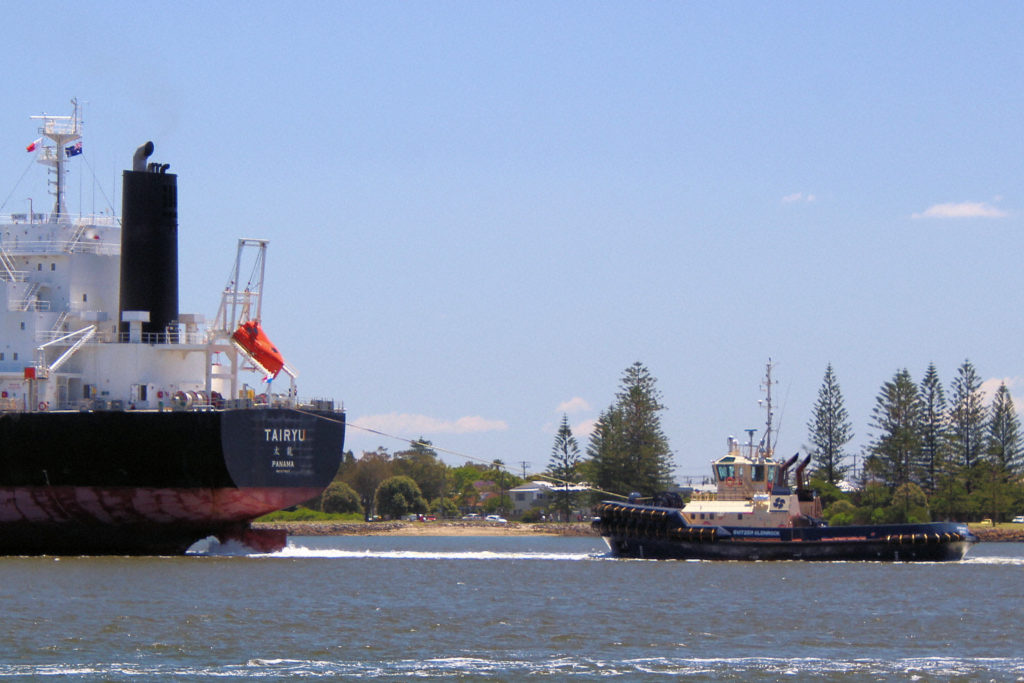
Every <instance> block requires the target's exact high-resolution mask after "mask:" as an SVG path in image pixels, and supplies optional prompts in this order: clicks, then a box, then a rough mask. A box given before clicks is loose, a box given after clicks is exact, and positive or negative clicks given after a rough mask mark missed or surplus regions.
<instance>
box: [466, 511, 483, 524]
mask: <svg viewBox="0 0 1024 683" xmlns="http://www.w3.org/2000/svg"><path fill="white" fill-rule="evenodd" d="M481 519H483V517H481V516H480V515H478V514H476V513H475V512H471V513H469V514H468V515H463V516H462V521H464V522H479V521H480V520H481Z"/></svg>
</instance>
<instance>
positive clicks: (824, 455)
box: [310, 360, 1024, 524]
mask: <svg viewBox="0 0 1024 683" xmlns="http://www.w3.org/2000/svg"><path fill="white" fill-rule="evenodd" d="M981 386H982V381H981V379H980V377H979V375H978V373H977V371H976V370H975V368H974V366H973V364H972V363H971V362H970V361H969V360H968V361H964V363H963V364H962V365H961V366H960V367H959V368H958V369H957V375H956V377H955V378H954V379H953V381H952V382H951V384H950V386H949V390H948V394H947V391H946V389H945V388H944V386H943V384H942V382H941V381H940V379H939V376H938V371H937V370H936V368H935V365H934V363H932V364H930V365H929V366H928V369H927V371H926V372H925V374H924V376H923V377H922V378H921V380H920V381H919V382H915V381H914V379H913V378H912V377H911V375H910V373H909V372H908V371H907V370H906V369H901V370H899V371H897V372H896V373H895V374H894V375H893V377H892V379H890V380H888V381H886V382H884V383H883V385H882V387H881V388H880V390H879V393H878V395H877V397H876V399H875V405H874V408H873V410H872V413H871V418H870V423H869V425H870V430H871V431H870V436H871V438H870V441H869V442H868V444H867V445H866V446H865V447H864V448H863V449H862V450H861V452H860V453H858V454H854V453H851V452H848V450H847V448H848V446H849V444H850V442H851V441H852V440H853V437H854V432H853V426H852V423H851V421H850V417H849V413H848V411H847V410H846V407H845V400H844V397H843V393H842V390H841V389H840V386H839V381H838V378H837V376H836V373H835V371H834V369H833V367H832V365H831V364H829V365H828V366H827V368H826V370H825V375H824V379H823V381H822V384H821V387H820V389H819V391H818V396H817V399H816V401H815V402H814V405H813V406H812V409H811V416H810V419H809V420H808V422H807V430H808V441H809V445H807V446H805V447H804V448H805V450H806V451H807V452H809V453H810V454H811V456H812V468H811V484H812V486H814V487H815V488H817V489H818V490H819V492H820V493H821V495H822V499H823V503H824V504H825V506H826V509H825V516H826V519H829V521H831V522H832V523H833V524H849V523H882V522H901V521H928V520H930V519H951V520H960V521H971V520H977V519H980V518H983V517H989V518H991V519H992V520H994V521H1000V520H1004V519H1007V518H1008V517H1010V516H1013V515H1015V514H1018V513H1019V511H1020V510H1022V509H1024V447H1022V443H1021V439H1022V437H1021V426H1020V418H1019V417H1018V415H1017V412H1016V410H1015V407H1014V404H1013V399H1012V397H1011V395H1010V391H1009V389H1008V387H1007V386H1006V384H1005V383H1003V384H1001V385H1000V386H999V388H998V390H997V391H996V392H995V394H994V397H993V398H992V400H991V401H986V399H985V395H984V393H983V391H982V389H981ZM947 396H948V398H947ZM664 410H666V406H665V405H664V403H663V399H662V394H661V392H660V390H659V389H658V387H657V381H656V379H655V378H654V376H653V375H652V374H651V372H650V371H649V370H648V369H647V367H646V366H645V365H644V364H643V363H640V362H636V363H633V364H632V365H630V366H629V367H627V368H626V369H625V370H624V371H623V373H622V375H621V377H620V381H619V387H618V390H617V392H616V393H615V398H614V401H612V403H611V404H610V405H609V406H608V407H607V408H606V409H604V410H603V411H602V412H601V413H600V415H599V417H598V419H597V421H596V424H595V425H594V428H593V430H592V431H591V433H590V435H589V438H588V441H587V443H586V445H585V448H584V449H581V447H580V444H579V443H578V441H577V439H576V437H575V436H574V435H573V433H572V429H571V427H570V426H569V422H568V416H567V415H565V414H563V415H562V421H561V424H560V426H559V428H558V431H557V433H556V435H555V438H554V443H553V445H552V449H551V455H550V460H549V462H548V465H547V468H546V470H545V472H544V473H543V475H539V478H543V479H545V480H547V481H548V482H549V483H550V484H551V485H552V491H551V492H552V501H551V503H550V505H549V506H548V509H546V510H537V511H534V512H535V513H537V514H538V515H539V513H540V512H550V513H552V514H555V515H557V516H560V517H562V518H563V519H570V518H571V517H572V515H573V513H574V511H579V510H581V509H582V508H585V507H587V506H589V504H590V503H591V502H592V501H593V500H594V499H595V498H601V497H607V495H608V494H609V493H610V494H615V495H626V494H629V493H634V492H636V493H639V494H640V495H641V496H644V497H649V496H653V495H655V494H657V493H659V492H661V491H665V490H668V489H671V488H672V487H673V484H674V482H673V479H672V469H673V467H672V451H671V449H670V447H669V442H668V438H667V437H666V435H665V433H664V431H663V429H662V426H661V417H660V415H661V412H662V411H664ZM858 460H859V462H860V467H857V466H856V463H857V462H858ZM523 481H524V480H523V479H521V478H519V477H516V476H515V475H514V474H512V473H511V472H509V471H508V470H507V469H506V468H505V465H504V463H503V462H502V461H501V460H494V461H492V462H491V463H489V464H477V463H470V462H467V463H466V464H465V465H462V466H460V467H451V466H449V465H446V464H445V463H444V462H443V461H441V459H440V458H439V457H438V456H437V453H436V452H435V451H434V449H433V447H432V445H431V443H430V442H429V441H426V440H424V439H420V440H419V441H414V442H412V443H411V446H410V448H408V449H406V450H402V451H397V452H395V453H393V454H390V453H388V452H387V450H385V449H383V448H379V449H377V450H376V451H372V452H365V453H363V454H362V457H360V458H358V459H357V458H355V457H354V456H353V454H352V453H351V452H348V453H346V454H345V456H344V458H343V462H342V465H341V468H340V470H339V472H338V475H337V477H336V479H335V481H334V483H332V484H331V486H330V487H328V489H327V490H326V491H325V492H324V494H323V495H322V496H320V498H318V499H316V500H315V501H312V502H311V503H310V505H312V506H313V507H316V508H318V509H321V510H323V511H325V512H350V513H358V514H362V515H364V516H365V517H366V518H367V519H370V518H371V517H373V516H375V515H383V516H390V517H393V518H394V517H399V516H402V515H405V514H408V513H432V514H436V515H437V516H439V517H454V516H457V515H459V514H461V513H464V512H466V511H468V510H474V511H480V512H483V513H485V514H486V513H501V514H507V513H508V512H509V511H510V509H511V507H512V506H511V504H510V501H509V499H508V494H507V492H508V490H509V489H510V488H512V487H514V486H517V485H518V484H520V483H522V482H523ZM579 482H587V483H589V485H590V486H591V487H592V489H593V490H592V492H591V493H589V494H580V493H579V492H578V491H575V490H573V488H572V485H573V484H576V483H579ZM850 483H852V484H853V486H852V490H850V489H851V487H845V490H843V489H841V488H840V484H850Z"/></svg>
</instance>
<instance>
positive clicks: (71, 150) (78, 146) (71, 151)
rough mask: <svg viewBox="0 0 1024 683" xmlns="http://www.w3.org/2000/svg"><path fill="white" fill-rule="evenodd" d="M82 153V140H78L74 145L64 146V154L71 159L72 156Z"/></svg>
mask: <svg viewBox="0 0 1024 683" xmlns="http://www.w3.org/2000/svg"><path fill="white" fill-rule="evenodd" d="M81 153H82V141H81V140H79V141H78V142H76V143H75V144H73V145H68V146H67V147H65V148H64V154H65V156H67V157H68V158H69V159H70V158H71V157H76V156H78V155H79V154H81Z"/></svg>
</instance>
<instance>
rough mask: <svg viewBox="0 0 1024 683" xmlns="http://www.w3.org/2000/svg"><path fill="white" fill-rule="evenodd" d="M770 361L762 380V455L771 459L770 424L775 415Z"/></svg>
mask: <svg viewBox="0 0 1024 683" xmlns="http://www.w3.org/2000/svg"><path fill="white" fill-rule="evenodd" d="M772 384H773V382H772V359H771V358H769V359H768V366H767V369H766V370H765V378H764V390H765V399H764V407H765V413H766V416H765V429H764V453H765V457H769V458H770V457H772V453H773V452H774V450H775V448H774V446H772V422H773V421H774V419H775V414H774V413H773V412H772Z"/></svg>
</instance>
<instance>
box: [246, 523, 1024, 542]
mask: <svg viewBox="0 0 1024 683" xmlns="http://www.w3.org/2000/svg"><path fill="white" fill-rule="evenodd" d="M252 526H253V528H254V529H275V530H279V531H284V532H286V533H287V534H288V535H289V536H594V537H596V536H597V532H595V531H594V530H593V529H592V528H591V526H590V523H589V522H569V523H565V522H538V523H535V524H527V523H523V522H508V523H507V524H492V523H489V522H464V521H460V520H452V521H445V522H404V521H394V522H329V521H326V522H325V521H315V522H253V525H252ZM970 529H971V533H973V534H975V535H976V536H977V537H978V540H979V542H982V543H1024V525H1022V527H1021V528H1019V529H1018V528H1012V529H1011V528H1005V527H995V528H993V527H981V526H975V525H971V527H970Z"/></svg>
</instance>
